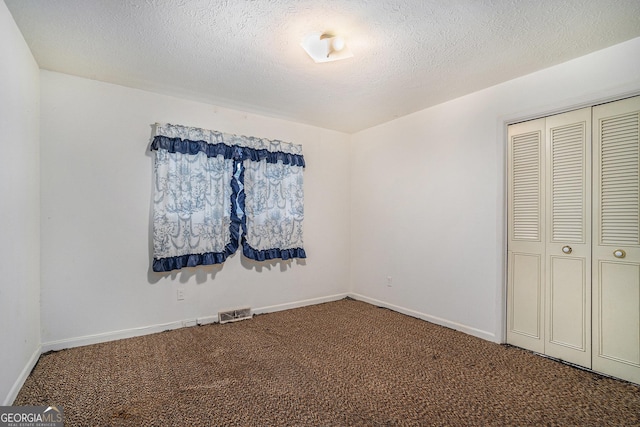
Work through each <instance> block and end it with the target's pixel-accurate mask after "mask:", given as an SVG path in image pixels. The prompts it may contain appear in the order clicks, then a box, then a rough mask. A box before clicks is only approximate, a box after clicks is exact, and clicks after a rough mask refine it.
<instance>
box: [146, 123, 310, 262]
mask: <svg viewBox="0 0 640 427" xmlns="http://www.w3.org/2000/svg"><path fill="white" fill-rule="evenodd" d="M151 150H152V151H153V152H154V154H155V156H154V181H155V185H154V200H153V203H154V205H153V206H154V209H153V248H154V249H153V252H154V253H153V271H158V272H162V271H171V270H176V269H180V268H183V267H194V266H196V265H209V264H218V263H222V262H224V261H225V259H226V258H227V257H228V256H229V255H231V254H233V253H235V252H236V250H237V249H238V247H239V246H240V245H242V252H243V254H244V256H246V257H248V258H251V259H254V260H257V261H264V260H269V259H275V258H281V259H285V260H286V259H289V258H306V254H305V251H304V249H303V236H302V223H303V219H304V191H303V176H302V174H303V170H304V166H305V163H304V157H303V156H302V146H300V145H296V144H290V143H285V142H282V141H271V140H267V139H262V138H253V137H244V136H236V135H229V134H224V133H221V132H217V131H211V130H205V129H199V128H191V127H185V126H177V125H170V124H166V125H156V131H155V137H154V138H153V142H152V143H151Z"/></svg>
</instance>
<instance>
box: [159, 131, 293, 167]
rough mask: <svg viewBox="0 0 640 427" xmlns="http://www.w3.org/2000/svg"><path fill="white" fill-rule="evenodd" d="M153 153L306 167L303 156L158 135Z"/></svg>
mask: <svg viewBox="0 0 640 427" xmlns="http://www.w3.org/2000/svg"><path fill="white" fill-rule="evenodd" d="M150 150H151V151H156V150H167V151H168V152H170V153H182V154H190V155H196V154H198V153H200V152H203V153H205V154H206V156H207V157H217V156H223V157H224V158H225V159H235V160H247V159H249V160H251V161H254V162H259V161H261V160H266V161H267V163H278V162H282V163H283V164H285V165H291V166H302V167H304V166H305V163H304V156H303V155H301V154H290V153H284V152H282V151H273V152H272V151H269V150H266V149H260V150H256V149H254V148H249V147H241V146H237V145H234V146H229V145H226V144H223V143H221V142H220V143H218V144H209V143H207V142H205V141H191V140H188V139H180V138H169V137H166V136H163V135H158V136H156V137H154V138H153V142H152V143H151V147H150Z"/></svg>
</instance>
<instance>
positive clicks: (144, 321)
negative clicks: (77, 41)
mask: <svg viewBox="0 0 640 427" xmlns="http://www.w3.org/2000/svg"><path fill="white" fill-rule="evenodd" d="M41 94H42V98H41V103H42V121H41V144H42V146H41V150H42V169H41V173H42V224H41V226H42V251H43V258H42V342H43V350H47V349H55V348H62V347H69V346H72V345H78V344H86V343H90V342H97V341H104V340H106V339H113V338H119V337H123V336H129V335H135V334H141V333H147V332H153V331H154V330H163V329H166V328H167V327H177V326H180V323H179V322H180V321H182V320H189V319H196V318H205V320H206V321H211V320H213V319H212V318H211V317H210V316H213V315H216V314H217V312H218V311H219V310H224V309H229V308H237V307H241V306H250V307H252V308H254V309H262V310H276V309H283V308H287V307H291V306H296V305H299V304H306V303H311V302H319V301H324V300H326V299H332V298H337V297H342V296H344V294H345V292H346V290H347V289H348V278H349V251H348V239H349V234H348V229H349V227H348V225H349V224H348V221H349V216H348V204H349V189H348V181H349V179H348V153H347V151H348V142H349V136H348V135H346V134H342V133H339V132H334V131H329V130H324V129H320V128H315V127H311V126H307V125H301V124H297V123H293V122H287V121H284V120H277V119H271V118H266V117H262V116H257V115H252V114H246V113H243V112H239V111H233V110H229V109H223V108H217V107H214V106H211V105H207V104H202V103H197V102H192V101H186V100H182V99H177V98H173V97H169V96H164V95H158V94H155V93H151V92H145V91H140V90H134V89H130V88H126V87H122V86H115V85H112V84H106V83H101V82H97V81H93V80H87V79H82V78H78V77H73V76H69V75H64V74H59V73H54V72H49V71H41ZM155 122H169V123H176V124H183V125H190V126H197V127H203V128H207V129H215V130H219V131H223V132H228V133H235V134H242V135H247V136H258V137H265V138H269V139H280V140H283V141H289V142H293V143H299V144H302V145H303V151H304V156H305V160H306V163H307V167H306V170H305V250H306V252H307V255H308V258H307V259H306V261H305V262H304V263H299V262H296V261H293V262H283V261H280V262H276V261H274V262H271V263H267V264H266V265H264V264H258V263H255V262H251V261H250V260H247V259H244V258H243V257H242V256H241V255H240V251H239V252H237V253H236V254H235V255H234V256H232V257H231V258H229V259H227V261H226V262H225V263H224V264H222V265H219V266H211V267H198V268H195V269H194V268H190V269H185V270H182V271H179V272H174V273H167V274H157V273H152V272H150V258H151V253H150V250H151V248H150V241H151V239H150V202H151V195H152V173H151V170H152V169H151V167H152V158H151V156H150V154H149V152H148V144H149V141H150V136H151V125H152V124H153V123H155ZM179 287H180V288H184V289H185V294H186V298H185V300H184V301H177V298H176V290H177V289H178V288H179ZM175 322H178V323H175ZM136 328H142V329H140V330H134V329H136Z"/></svg>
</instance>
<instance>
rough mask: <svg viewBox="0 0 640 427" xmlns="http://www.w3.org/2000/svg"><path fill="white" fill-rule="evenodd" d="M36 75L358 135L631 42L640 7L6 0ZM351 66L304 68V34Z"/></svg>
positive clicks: (379, 0) (431, 0)
mask: <svg viewBox="0 0 640 427" xmlns="http://www.w3.org/2000/svg"><path fill="white" fill-rule="evenodd" d="M5 3H6V4H7V6H8V8H9V10H10V11H11V13H12V15H13V16H14V19H15V20H16V22H17V24H18V26H19V28H20V29H21V31H22V33H23V34H24V37H25V39H26V40H27V43H28V44H29V46H30V48H31V50H32V52H33V54H34V56H35V58H36V60H37V62H38V64H39V65H40V67H41V68H43V69H47V70H53V71H59V72H63V73H68V74H73V75H77V76H82V77H87V78H91V79H96V80H102V81H106V82H111V83H116V84H121V85H125V86H131V87H136V88H140V89H147V90H154V91H159V92H162V93H168V94H172V95H177V96H180V97H183V98H189V99H195V100H199V101H204V102H208V103H212V104H216V105H220V106H223V107H231V108H239V109H242V110H244V111H248V112H255V113H261V114H266V115H270V116H274V117H281V118H286V119H291V120H295V121H298V122H303V123H308V124H313V125H317V126H322V127H325V128H329V129H336V130H340V131H346V132H354V131H358V130H360V129H364V128H367V127H370V126H373V125H376V124H379V123H383V122H386V121H388V120H392V119H394V118H396V117H399V116H403V115H406V114H409V113H412V112H415V111H418V110H421V109H423V108H426V107H429V106H432V105H435V104H438V103H441V102H443V101H446V100H449V99H453V98H456V97H458V96H461V95H464V94H467V93H470V92H474V91H476V90H479V89H482V88H485V87H489V86H492V85H494V84H497V83H499V82H502V81H505V80H509V79H512V78H515V77H518V76H521V75H524V74H528V73H531V72H533V71H536V70H540V69H542V68H546V67H549V66H552V65H555V64H558V63H561V62H564V61H567V60H569V59H572V58H575V57H578V56H582V55H584V54H587V53H589V52H593V51H595V50H599V49H602V48H605V47H608V46H611V45H614V44H616V43H620V42H623V41H625V40H629V39H632V38H635V37H639V36H640V0H446V1H444V0H395V1H391V0H389V1H383V0H218V1H208V0H5ZM312 31H334V32H336V33H339V34H341V35H343V36H344V37H345V39H346V41H347V43H348V45H349V47H350V48H351V50H352V51H353V54H354V57H353V58H351V59H347V60H345V61H337V62H330V63H324V64H316V63H314V62H313V61H312V60H311V59H310V58H309V57H308V56H307V55H306V53H305V52H304V50H303V49H302V48H301V47H300V45H299V43H300V41H301V40H302V38H303V37H304V35H305V34H306V33H309V32H312Z"/></svg>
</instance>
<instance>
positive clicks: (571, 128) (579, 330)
mask: <svg viewBox="0 0 640 427" xmlns="http://www.w3.org/2000/svg"><path fill="white" fill-rule="evenodd" d="M546 140H547V147H546V156H547V161H546V166H547V167H546V182H547V186H546V189H545V190H546V191H545V192H546V200H547V202H546V230H547V233H546V273H545V274H546V281H545V349H544V353H545V354H547V355H549V356H552V357H556V358H558V359H562V360H565V361H568V362H571V363H574V364H577V365H581V366H584V367H587V368H590V367H591V108H583V109H581V110H576V111H571V112H568V113H564V114H558V115H555V116H550V117H547V118H546Z"/></svg>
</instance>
